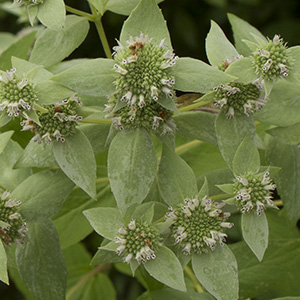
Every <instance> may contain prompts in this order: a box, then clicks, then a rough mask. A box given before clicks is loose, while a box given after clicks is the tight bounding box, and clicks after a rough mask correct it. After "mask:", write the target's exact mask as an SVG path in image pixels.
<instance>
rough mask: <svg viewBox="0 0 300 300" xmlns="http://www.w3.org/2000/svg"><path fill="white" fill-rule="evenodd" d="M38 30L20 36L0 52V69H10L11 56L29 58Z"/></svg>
mask: <svg viewBox="0 0 300 300" xmlns="http://www.w3.org/2000/svg"><path fill="white" fill-rule="evenodd" d="M36 34H37V32H36V31H33V32H30V33H29V34H27V35H25V36H22V37H20V38H19V39H18V40H16V41H15V42H14V43H13V44H11V45H10V46H9V47H8V48H6V49H5V50H4V51H3V52H2V53H1V54H0V70H9V69H10V68H11V57H12V56H16V57H19V58H23V59H27V58H28V53H29V50H30V48H31V46H32V44H33V41H34V40H35V38H36Z"/></svg>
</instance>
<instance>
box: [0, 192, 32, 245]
mask: <svg viewBox="0 0 300 300" xmlns="http://www.w3.org/2000/svg"><path fill="white" fill-rule="evenodd" d="M20 204H21V201H19V200H15V199H12V198H11V196H10V193H9V192H4V193H2V194H1V195H0V221H2V222H4V223H6V224H7V225H1V224H0V238H1V239H2V241H3V242H4V243H5V244H7V245H11V243H12V242H17V243H23V240H24V238H25V232H26V231H27V228H26V223H25V222H24V220H23V218H22V216H21V214H20V213H19V212H18V209H17V207H18V206H19V205H20Z"/></svg>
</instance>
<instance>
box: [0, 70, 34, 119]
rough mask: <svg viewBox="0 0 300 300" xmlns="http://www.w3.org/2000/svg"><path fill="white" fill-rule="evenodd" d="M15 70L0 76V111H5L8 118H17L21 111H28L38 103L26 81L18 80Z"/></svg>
mask: <svg viewBox="0 0 300 300" xmlns="http://www.w3.org/2000/svg"><path fill="white" fill-rule="evenodd" d="M15 73H16V69H11V70H10V71H6V72H5V73H4V72H3V73H2V74H1V75H0V110H1V111H3V110H6V112H7V114H8V116H9V117H17V116H19V114H20V113H21V112H22V111H29V110H31V109H32V105H33V104H34V103H35V102H36V101H38V98H37V96H36V94H35V92H34V90H33V87H32V85H31V84H30V83H29V82H28V79H22V80H20V79H18V78H17V77H16V74H15Z"/></svg>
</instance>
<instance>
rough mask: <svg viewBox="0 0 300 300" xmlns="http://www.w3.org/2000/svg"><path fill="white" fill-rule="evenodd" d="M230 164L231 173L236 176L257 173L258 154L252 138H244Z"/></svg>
mask: <svg viewBox="0 0 300 300" xmlns="http://www.w3.org/2000/svg"><path fill="white" fill-rule="evenodd" d="M232 164H233V168H232V169H233V173H234V174H235V175H237V176H238V175H245V174H247V173H253V174H256V173H257V172H258V171H259V168H260V158H259V152H258V150H257V149H256V147H255V145H254V141H253V136H250V135H246V136H245V138H244V139H243V141H242V142H241V144H240V145H239V147H238V149H237V151H236V153H235V155H234V158H233V163H232Z"/></svg>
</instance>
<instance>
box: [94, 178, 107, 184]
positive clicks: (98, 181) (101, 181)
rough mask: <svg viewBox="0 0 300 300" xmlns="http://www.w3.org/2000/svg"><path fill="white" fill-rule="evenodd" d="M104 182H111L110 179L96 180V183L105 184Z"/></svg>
mask: <svg viewBox="0 0 300 300" xmlns="http://www.w3.org/2000/svg"><path fill="white" fill-rule="evenodd" d="M103 182H105V183H106V182H109V179H108V177H101V178H97V179H96V183H103Z"/></svg>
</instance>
